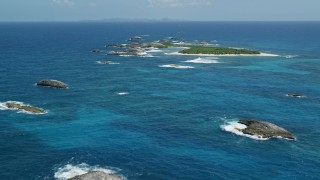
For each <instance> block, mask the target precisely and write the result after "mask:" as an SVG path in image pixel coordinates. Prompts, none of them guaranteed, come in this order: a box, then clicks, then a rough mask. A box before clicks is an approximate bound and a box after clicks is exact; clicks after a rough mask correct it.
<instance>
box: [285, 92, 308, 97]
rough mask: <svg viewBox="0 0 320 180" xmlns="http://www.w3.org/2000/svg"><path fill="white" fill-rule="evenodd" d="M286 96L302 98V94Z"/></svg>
mask: <svg viewBox="0 0 320 180" xmlns="http://www.w3.org/2000/svg"><path fill="white" fill-rule="evenodd" d="M287 96H290V97H298V98H300V97H304V95H303V94H298V93H290V94H287Z"/></svg>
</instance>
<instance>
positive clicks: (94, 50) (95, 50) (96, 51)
mask: <svg viewBox="0 0 320 180" xmlns="http://www.w3.org/2000/svg"><path fill="white" fill-rule="evenodd" d="M100 51H101V50H100V49H92V50H91V52H93V53H99V52H100Z"/></svg>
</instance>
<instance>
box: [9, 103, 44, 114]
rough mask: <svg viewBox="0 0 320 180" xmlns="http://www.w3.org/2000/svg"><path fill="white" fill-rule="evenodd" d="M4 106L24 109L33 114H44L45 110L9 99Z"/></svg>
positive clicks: (19, 109)
mask: <svg viewBox="0 0 320 180" xmlns="http://www.w3.org/2000/svg"><path fill="white" fill-rule="evenodd" d="M4 106H5V107H6V108H8V109H12V110H18V111H23V112H27V113H31V114H44V113H45V111H44V110H43V109H41V108H37V107H33V106H30V105H25V104H23V103H20V102H15V101H8V102H6V103H4Z"/></svg>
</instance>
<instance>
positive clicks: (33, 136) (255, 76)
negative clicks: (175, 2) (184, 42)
mask: <svg viewBox="0 0 320 180" xmlns="http://www.w3.org/2000/svg"><path fill="white" fill-rule="evenodd" d="M292 29H295V31H292ZM142 34H148V35H150V36H145V37H144V38H146V39H148V40H158V39H161V38H164V37H167V36H178V37H183V38H185V39H189V40H197V39H199V40H203V39H204V40H211V41H215V43H218V44H220V45H222V46H230V47H244V48H252V49H258V50H261V51H263V52H268V53H273V54H278V55H280V56H279V57H219V58H218V59H217V61H218V62H219V63H210V64H203V63H190V62H185V61H188V60H195V59H196V58H198V57H190V56H172V55H165V54H164V53H166V51H160V52H159V51H157V52H149V53H150V54H151V55H152V56H153V57H152V56H149V57H115V56H106V55H105V52H107V50H105V49H104V45H105V44H114V43H126V39H128V38H129V37H131V36H134V35H142ZM319 42H320V24H319V23H222V22H221V23H2V24H0V54H1V56H0V76H1V78H0V86H1V88H0V89H1V93H0V102H6V101H20V102H24V103H26V104H32V105H34V106H36V107H40V108H43V109H45V110H47V111H48V113H47V114H44V115H29V114H23V113H16V112H13V111H0V121H1V124H0V137H1V138H0V143H1V146H0V162H1V163H0V164H1V168H0V179H54V175H55V173H57V172H58V171H59V168H64V167H66V166H68V165H69V166H68V167H74V168H75V169H76V168H77V167H79V166H81V164H82V163H85V164H87V166H88V168H89V169H90V167H91V168H94V167H99V168H103V169H107V170H108V169H110V170H115V169H116V173H118V174H121V175H123V176H124V177H126V178H127V179H234V178H236V179H261V178H263V179H318V178H319V177H318V174H319V166H320V131H319V126H320V119H319V117H320V104H319V102H320V93H319V88H320V83H319V82H320V81H319V79H320V71H319V69H320V44H319ZM94 48H100V49H102V50H103V52H102V53H91V52H90V51H91V49H94ZM287 55H298V56H296V57H291V58H286V57H285V56H287ZM210 58H212V57H210ZM210 58H209V59H210ZM100 60H107V61H112V62H114V63H120V64H116V65H104V64H98V63H97V61H100ZM167 64H179V65H181V66H192V67H194V68H192V69H175V68H161V67H159V66H160V65H167ZM47 78H50V79H58V80H61V81H63V82H66V83H67V84H69V85H70V88H69V89H66V90H60V89H51V88H43V87H36V86H34V83H35V82H37V81H38V80H40V79H47ZM119 93H127V94H125V95H124V94H123V95H119ZM288 93H302V94H304V95H305V96H306V97H305V98H292V97H287V96H286V94H288ZM240 118H256V119H261V120H266V121H270V122H272V123H275V124H277V125H279V126H282V127H284V128H286V129H287V130H289V131H291V132H292V133H293V134H294V135H295V136H296V137H297V141H286V140H282V139H270V140H267V141H258V140H253V139H250V138H247V137H242V136H237V135H235V134H232V133H228V132H225V131H223V130H221V128H220V126H221V125H224V124H227V123H228V122H232V121H236V120H238V119H240Z"/></svg>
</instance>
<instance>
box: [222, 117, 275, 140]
mask: <svg viewBox="0 0 320 180" xmlns="http://www.w3.org/2000/svg"><path fill="white" fill-rule="evenodd" d="M220 128H221V129H222V130H223V131H226V132H231V133H233V134H236V135H239V136H245V137H248V138H251V139H255V140H268V139H270V138H262V137H259V136H254V135H249V134H244V133H243V132H242V131H241V130H243V129H245V128H247V126H246V125H244V124H241V123H238V122H237V121H231V122H227V123H226V124H224V125H221V126H220Z"/></svg>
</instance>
